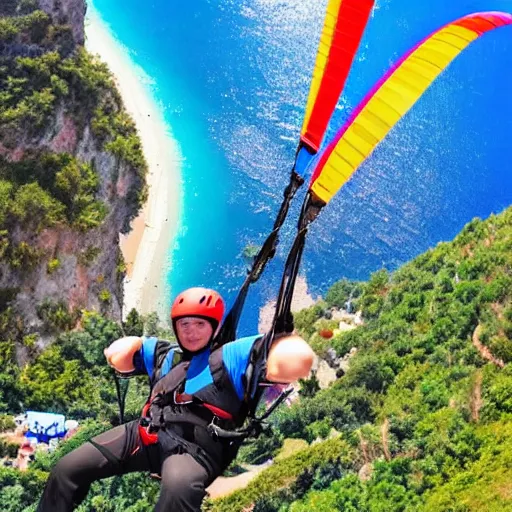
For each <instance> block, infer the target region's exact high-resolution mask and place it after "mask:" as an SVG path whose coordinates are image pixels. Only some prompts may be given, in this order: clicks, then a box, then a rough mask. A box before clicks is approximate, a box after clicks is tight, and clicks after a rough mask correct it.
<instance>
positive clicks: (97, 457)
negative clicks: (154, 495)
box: [37, 421, 217, 512]
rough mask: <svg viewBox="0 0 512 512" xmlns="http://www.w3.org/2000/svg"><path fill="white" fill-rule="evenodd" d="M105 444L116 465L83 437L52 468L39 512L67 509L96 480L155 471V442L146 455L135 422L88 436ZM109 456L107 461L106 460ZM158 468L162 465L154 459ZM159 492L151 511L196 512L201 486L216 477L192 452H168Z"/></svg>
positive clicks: (199, 504) (162, 468) (98, 442)
mask: <svg viewBox="0 0 512 512" xmlns="http://www.w3.org/2000/svg"><path fill="white" fill-rule="evenodd" d="M92 441H93V442H95V443H96V444H98V445H100V446H104V447H105V448H107V449H108V451H109V452H110V453H111V454H112V455H113V456H114V457H116V458H118V459H119V462H120V464H116V463H115V461H114V460H112V458H111V457H105V456H104V455H103V454H102V453H101V451H100V450H98V448H96V447H95V446H93V444H91V443H89V442H87V443H85V444H83V445H82V446H80V447H79V448H77V449H76V450H74V451H72V452H71V453H68V454H67V455H65V456H64V457H62V459H60V460H59V462H58V463H57V464H56V465H55V467H54V468H53V470H52V472H51V474H50V477H49V478H48V482H47V483H46V487H45V490H44V493H43V496H42V498H41V501H40V502H39V506H38V508H37V512H68V511H71V510H73V509H74V508H75V507H76V506H77V505H79V504H80V503H81V502H82V501H83V500H84V499H85V497H86V496H87V493H88V491H89V488H90V486H91V484H92V482H94V481H95V480H101V479H102V478H108V477H110V476H114V475H123V474H125V473H130V472H133V471H150V470H153V471H154V469H155V468H154V465H153V464H151V466H152V468H150V458H152V459H153V460H152V462H154V457H155V456H156V457H158V456H159V447H158V445H153V446H152V447H150V452H149V457H148V453H147V451H146V449H145V448H143V447H142V446H141V444H140V441H139V435H138V431H137V421H132V422H130V423H127V424H126V425H121V426H119V427H116V428H114V429H112V430H109V431H108V432H104V433H103V434H100V435H99V436H97V437H95V438H93V439H92ZM109 459H110V460H109ZM158 466H159V467H160V465H159V464H158ZM161 477H162V480H161V490H160V497H159V499H158V502H157V504H156V506H155V511H172V512H197V511H200V510H201V502H202V501H203V498H204V496H205V495H206V491H205V488H206V487H207V486H208V485H210V483H211V482H212V481H213V480H214V479H215V478H216V477H217V475H213V474H209V473H208V471H207V470H206V469H205V468H204V467H203V466H202V465H201V464H199V463H198V462H197V461H196V460H195V459H194V458H193V457H192V456H191V455H190V454H188V453H181V454H174V455H169V456H168V457H167V458H165V459H164V461H163V462H162V465H161Z"/></svg>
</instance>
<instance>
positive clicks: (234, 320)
mask: <svg viewBox="0 0 512 512" xmlns="http://www.w3.org/2000/svg"><path fill="white" fill-rule="evenodd" d="M303 183H304V179H303V178H302V177H301V176H299V175H298V174H297V173H296V172H295V169H293V170H292V172H291V174H290V182H289V183H288V186H287V187H286V189H285V191H284V194H283V195H284V199H283V202H282V203H281V207H280V208H279V212H278V214H277V217H276V220H275V221H274V227H273V228H272V232H271V233H270V235H269V236H268V237H267V239H266V240H265V242H264V243H263V246H262V247H261V249H260V251H259V252H258V254H257V256H256V258H255V260H254V262H253V264H252V268H251V270H249V272H248V275H247V277H246V279H245V281H244V283H243V285H242V287H241V288H240V291H239V292H238V295H237V297H236V299H235V302H234V304H233V307H232V308H231V309H230V311H229V313H228V314H227V316H226V319H225V320H224V323H223V324H222V327H221V329H220V331H219V334H218V335H217V336H216V338H215V341H214V346H215V347H217V346H220V345H224V344H225V343H228V342H230V341H233V340H235V338H236V330H237V327H238V322H239V320H240V315H241V313H242V309H243V307H244V303H245V299H246V297H247V292H248V291H249V286H250V285H251V284H252V283H255V282H256V281H257V280H258V279H259V278H260V276H261V274H262V272H263V270H264V269H265V267H266V265H267V263H268V262H269V261H270V260H271V259H272V258H273V257H274V255H275V253H276V248H277V244H278V242H279V230H280V229H281V226H282V225H283V223H284V221H285V219H286V216H287V214H288V210H289V209H290V203H291V201H292V199H293V198H294V196H295V193H296V192H297V190H298V189H299V188H300V187H301V185H302V184H303Z"/></svg>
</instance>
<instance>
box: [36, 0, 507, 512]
mask: <svg viewBox="0 0 512 512" xmlns="http://www.w3.org/2000/svg"><path fill="white" fill-rule="evenodd" d="M373 4H374V2H373V1H371V0H331V1H330V2H329V3H328V7H327V15H326V21H325V25H324V29H323V32H322V37H321V42H320V48H319V52H318V57H317V62H316V65H315V71H314V73H313V81H312V85H311V91H310V96H309V100H308V104H307V108H306V114H305V119H304V124H303V128H302V130H301V138H300V142H299V145H298V149H297V152H296V155H295V162H294V165H293V167H292V172H291V176H290V182H289V184H288V186H287V187H286V190H285V194H284V199H283V203H282V205H281V207H280V209H279V212H278V214H277V217H276V220H275V222H274V226H273V230H272V232H271V234H270V235H269V236H268V238H267V239H266V241H265V242H264V244H263V246H262V247H261V249H260V250H259V251H258V254H257V255H256V257H255V260H254V262H253V264H252V267H251V269H250V270H249V272H248V275H247V278H246V279H245V282H244V283H243V285H242V287H241V289H240V292H239V294H238V296H237V298H236V300H235V301H234V304H233V306H232V308H231V310H230V311H229V313H228V314H227V316H226V318H225V319H224V322H222V323H221V320H222V318H223V312H224V303H223V301H222V298H221V297H220V295H219V294H218V293H217V292H215V291H213V290H205V289H191V290H186V291H185V292H182V294H180V295H179V296H178V297H177V298H176V300H175V302H174V304H173V307H172V310H171V319H172V323H173V328H174V330H175V333H176V337H177V339H178V344H179V346H178V345H169V344H167V345H166V344H165V342H163V340H158V339H156V338H145V339H140V338H136V337H135V338H136V339H132V338H130V339H129V338H123V340H124V341H123V342H122V343H121V342H116V343H117V345H116V346H115V347H114V346H111V347H110V348H109V349H108V350H107V352H106V356H107V360H108V362H109V364H111V365H112V366H114V367H115V368H116V369H117V370H118V371H126V372H128V373H131V372H138V371H142V370H144V371H145V372H146V373H147V374H148V375H149V377H150V381H151V394H150V397H149V399H148V402H147V404H146V406H145V407H144V410H143V414H142V418H141V419H140V420H139V421H135V422H130V423H128V424H126V425H123V426H120V427H117V428H116V429H113V430H111V431H109V432H107V433H104V434H102V435H101V436H98V437H97V438H94V439H93V440H92V442H90V443H86V444H85V445H83V446H82V447H80V448H78V449H77V450H75V451H74V452H71V453H70V454H68V455H66V456H65V457H64V458H63V459H62V460H61V461H60V462H59V463H58V464H57V466H56V467H55V468H54V470H53V471H52V474H51V476H50V480H49V483H48V484H47V488H46V490H45V494H44V495H43V498H42V501H41V503H40V505H39V508H38V510H39V511H40V512H43V511H46V510H48V511H49V510H71V509H72V507H73V506H75V505H76V504H77V503H79V502H80V501H81V500H83V499H84V497H85V495H86V494H87V490H88V488H89V485H90V484H91V482H92V481H94V480H95V479H97V478H104V477H107V476H111V475H112V474H120V473H123V471H125V470H126V471H128V470H131V471H133V470H145V469H147V468H148V464H149V466H150V468H151V469H152V470H156V471H157V472H159V473H160V475H161V477H162V481H163V484H162V493H161V496H160V500H159V504H157V510H160V509H164V508H165V507H168V508H169V509H170V508H172V510H200V504H201V501H202V499H203V496H204V489H205V484H206V483H207V482H211V481H212V480H213V479H214V478H215V477H216V476H219V475H220V474H221V473H222V471H223V469H224V468H225V467H227V465H228V464H229V463H230V462H231V461H232V460H233V458H234V457H235V456H236V451H237V448H238V447H239V446H240V444H241V442H242V441H243V440H244V439H246V438H247V437H250V436H255V435H258V434H259V433H260V432H261V431H262V425H263V422H264V420H265V419H266V418H267V417H268V415H269V414H270V413H271V412H272V411H273V410H274V409H275V407H277V405H279V404H280V403H282V402H283V401H284V400H285V399H286V398H287V397H288V395H289V394H290V392H291V390H290V389H286V390H285V391H284V392H283V393H282V394H281V395H280V396H279V397H277V398H276V400H275V402H274V403H273V404H272V405H270V407H269V409H268V410H267V411H266V412H265V413H264V414H263V415H261V416H257V415H256V409H257V406H258V404H259V403H260V401H261V398H262V396H263V395H264V392H265V389H267V388H268V387H269V386H271V385H273V383H275V382H283V383H290V382H293V380H294V378H298V377H300V376H301V375H304V374H305V373H306V371H305V370H307V372H309V370H310V368H311V364H310V363H311V361H310V355H311V354H310V352H308V349H309V347H307V344H305V342H304V340H302V339H301V338H300V337H298V336H294V335H293V334H292V333H293V331H294V322H293V316H292V314H291V310H290V309H291V300H292V295H293V290H294V285H295V280H296V277H297V274H298V270H299V266H300V262H301V257H302V252H303V249H304V244H305V239H306V235H307V232H308V228H309V225H310V224H311V222H313V221H314V220H315V219H316V217H317V216H318V214H319V213H320V211H321V210H322V208H324V207H325V206H326V204H327V203H328V202H329V201H330V199H331V198H332V197H333V196H334V194H335V193H336V192H337V191H338V190H339V189H340V188H341V187H342V186H343V184H344V183H345V182H346V181H347V180H348V179H349V178H350V177H351V176H352V174H353V173H354V172H355V171H356V170H357V168H358V167H359V166H360V165H361V163H362V162H363V161H364V160H365V159H366V158H367V157H368V156H369V155H370V154H371V152H372V151H373V149H374V148H375V147H376V145H377V144H379V142H381V141H382V140H383V138H384V137H385V136H386V135H387V133H388V132H389V131H390V130H391V129H392V128H393V126H394V125H395V124H396V122H397V121H398V120H399V119H400V118H401V117H402V116H403V115H404V114H405V113H406V112H407V111H408V110H409V109H410V108H411V107H412V105H413V104H414V102H415V101H417V99H418V98H419V97H420V96H421V94H422V93H423V92H424V91H425V90H426V89H427V88H428V87H429V86H430V84H431V83H432V82H433V81H434V80H435V78H436V77H437V76H438V75H439V74H440V73H441V72H442V71H443V70H444V69H445V68H446V67H447V66H448V65H449V63H450V62H451V61H452V60H453V59H454V58H455V57H456V56H457V55H459V54H460V53H461V51H462V50H463V49H464V48H465V47H467V46H468V45H469V44H470V43H471V42H472V41H474V40H475V39H477V38H478V37H479V36H481V35H482V34H484V33H486V32H488V31H490V30H493V29H494V28H498V27H502V26H505V25H510V24H512V16H511V15H509V14H505V13H479V14H472V15H469V16H466V17H464V18H461V19H460V20H458V21H456V22H453V23H450V24H448V25H446V26H445V27H443V28H442V29H440V30H439V31H437V32H436V33H434V34H433V35H431V36H429V37H428V38H427V39H426V40H424V41H423V42H422V43H420V44H419V45H418V46H417V47H416V48H414V49H413V50H412V51H411V52H409V54H407V55H406V56H405V57H404V58H403V59H402V60H401V61H400V62H399V63H398V64H397V65H396V66H395V67H394V68H392V69H391V70H390V72H389V73H388V74H387V75H386V76H385V77H384V78H383V79H382V80H381V81H380V82H379V83H378V84H377V86H376V88H375V89H374V90H372V91H371V92H370V93H369V95H368V96H367V97H366V99H365V100H364V101H363V102H362V104H361V105H360V106H359V107H358V108H357V109H356V110H355V112H354V114H353V116H352V117H351V119H349V121H348V122H347V124H346V125H345V126H344V127H343V128H342V129H341V130H340V132H338V134H337V136H336V137H335V139H334V140H333V141H332V142H331V143H330V144H329V145H328V148H327V150H326V151H325V152H324V153H323V155H322V156H321V157H320V158H319V159H318V161H317V162H316V165H315V169H314V173H313V175H312V178H311V183H310V186H309V188H308V191H307V192H306V194H305V198H304V202H303V206H302V209H301V212H300V216H299V219H298V224H297V235H296V237H295V240H294V242H293V244H292V247H291V249H290V252H289V255H288V258H287V260H286V263H285V268H284V272H283V277H282V281H281V285H280V289H279V294H278V299H277V304H276V311H275V316H274V319H273V322H272V326H271V328H270V329H269V331H268V332H267V333H266V334H265V335H264V336H261V335H256V336H253V337H249V338H242V339H238V337H237V327H238V322H239V318H240V315H241V313H242V309H243V306H244V302H245V299H246V296H247V293H248V289H249V286H250V285H251V284H252V283H254V282H256V281H257V280H258V279H259V278H260V276H261V274H262V272H263V270H264V268H265V266H266V264H267V263H268V261H269V260H270V259H271V258H272V257H273V256H274V254H275V251H276V246H277V242H278V235H279V230H280V228H281V226H282V225H283V223H284V221H285V218H286V216H287V213H288V209H289V206H290V202H291V200H292V199H293V197H294V195H295V193H296V192H297V190H298V189H299V188H300V186H301V185H302V184H303V183H304V176H303V175H304V174H305V172H306V171H307V168H308V165H309V163H310V162H311V161H312V158H313V156H314V155H315V154H316V153H317V152H318V151H319V149H320V146H321V143H322V140H323V138H324V135H325V131H326V128H327V125H328V122H329V119H330V117H331V115H332V113H333V110H334V108H335V106H336V103H337V101H338V99H339V96H340V94H341V92H342V90H343V86H344V83H345V80H346V78H347V76H348V73H349V70H350V67H351V65H352V62H353V59H354V56H355V54H356V52H357V49H358V47H359V44H360V41H361V38H362V35H363V32H364V29H365V26H366V24H367V21H368V18H369V14H370V11H371V9H372V7H373ZM251 256H252V255H251ZM320 335H321V336H323V337H324V338H330V337H331V336H332V335H333V332H332V331H331V330H327V329H325V330H323V331H322V332H320ZM280 346H281V347H286V350H285V352H284V354H283V353H279V350H276V349H277V347H280ZM306 347H307V348H306ZM276 353H277V356H276ZM175 356H176V357H175ZM225 356H227V357H225ZM276 361H277V362H278V364H276ZM241 368H242V369H241ZM190 370H192V371H191V372H190V373H189V371H190ZM292 370H293V371H292ZM134 374H135V373H134ZM205 375H206V377H205ZM202 379H204V380H202ZM176 425H177V426H176ZM139 440H140V441H141V443H139V442H138V441H139ZM160 445H161V446H160ZM162 447H163V448H162ZM155 450H156V451H155ZM148 460H149V462H148ZM152 460H157V462H156V463H155V464H154V465H153V462H152ZM75 466H79V468H78V469H77V467H75ZM98 467H99V468H101V472H98V471H99V470H98Z"/></svg>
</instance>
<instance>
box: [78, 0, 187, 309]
mask: <svg viewBox="0 0 512 512" xmlns="http://www.w3.org/2000/svg"><path fill="white" fill-rule="evenodd" d="M85 29H86V30H85V31H86V48H87V50H88V51H89V52H91V53H93V54H96V55H99V57H100V58H101V60H102V61H103V62H105V63H106V64H107V65H108V66H109V68H110V70H111V71H112V73H113V75H114V77H115V81H116V84H117V88H118V90H119V92H120V94H121V97H122V99H123V102H124V105H125V108H126V110H127V111H128V112H129V114H130V115H131V116H132V118H133V120H134V121H135V124H136V126H137V131H138V133H139V136H140V139H141V142H142V147H143V150H144V155H145V157H146V161H147V163H148V175H147V184H148V193H149V194H148V201H147V203H146V204H145V206H144V208H143V210H142V211H141V212H140V215H139V216H138V217H137V218H136V219H135V220H134V221H133V222H132V224H131V226H132V230H131V232H130V233H129V234H128V235H126V236H124V235H121V236H120V246H121V251H122V253H123V256H124V259H125V262H126V264H127V275H126V278H125V282H124V307H123V316H126V314H127V313H128V312H129V311H130V310H131V309H132V308H136V309H137V311H139V313H142V314H146V313H149V312H152V311H156V312H157V313H158V314H159V316H160V318H161V319H163V318H165V317H166V304H167V301H168V297H169V296H170V290H168V289H166V288H165V284H164V283H165V276H166V275H167V273H168V272H169V269H170V259H169V254H170V249H171V244H172V240H173V238H174V235H175V232H176V229H177V226H178V219H179V212H180V207H181V205H180V203H181V201H180V188H181V186H180V179H181V175H180V162H181V155H180V152H179V148H178V145H177V143H176V141H175V140H174V139H173V138H172V136H171V133H170V128H169V126H168V125H167V124H166V122H165V120H164V118H163V115H162V112H161V109H160V108H159V106H158V104H157V103H156V101H155V100H154V99H153V95H152V91H151V88H150V85H151V80H150V78H149V77H148V76H147V75H146V74H145V73H144V71H143V70H142V69H141V68H140V67H139V66H137V65H136V64H135V63H134V62H133V61H132V60H131V58H130V52H129V50H128V49H127V48H124V47H123V45H122V44H121V43H120V42H119V41H117V40H116V38H115V36H114V35H113V34H112V32H111V31H110V29H109V27H108V25H107V24H106V23H105V22H104V21H103V20H102V19H101V18H100V16H99V14H98V12H97V11H96V10H95V9H94V6H92V5H91V4H90V3H89V4H88V10H87V18H86V27H85Z"/></svg>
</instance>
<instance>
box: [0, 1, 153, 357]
mask: <svg viewBox="0 0 512 512" xmlns="http://www.w3.org/2000/svg"><path fill="white" fill-rule="evenodd" d="M38 7H40V9H38ZM1 10H2V12H1V13H2V14H3V15H4V16H3V17H2V19H1V20H0V89H1V90H2V96H1V97H0V196H1V197H0V198H1V199H2V201H3V204H2V206H1V207H0V317H1V319H2V322H0V335H1V336H0V339H6V340H11V341H16V342H17V343H18V344H17V353H18V361H19V362H23V361H24V360H25V359H26V357H27V353H28V352H27V349H26V347H25V345H26V343H24V341H23V340H26V338H27V335H30V334H36V335H37V338H38V339H39V342H40V344H43V345H44V344H45V342H46V340H47V339H49V337H50V335H51V334H52V333H53V334H55V332H56V331H58V330H59V327H66V328H69V327H72V326H73V325H74V324H75V323H76V321H77V320H78V318H79V312H80V310H82V309H89V310H91V309H92V310H98V311H101V312H102V313H104V314H106V315H107V316H110V317H112V318H114V319H119V318H120V316H121V307H122V286H121V284H122V279H123V276H124V263H123V261H122V256H121V253H120V250H119V245H118V238H119V233H120V232H126V231H127V230H128V229H129V223H130V220H131V219H132V218H134V217H135V215H136V214H137V212H138V210H139V209H140V207H141V204H142V203H143V202H144V199H145V173H146V164H145V160H144V157H143V155H142V151H141V148H140V143H139V141H138V137H137V134H136V130H135V127H134V124H133V122H132V121H131V119H130V118H129V117H128V115H127V114H126V113H125V111H124V109H123V106H122V103H121V99H120V97H119V94H118V93H117V91H116V89H115V86H114V83H113V80H112V78H111V76H110V73H109V72H108V70H107V69H106V67H105V66H104V65H102V64H101V63H99V62H96V61H95V59H93V58H92V57H91V56H89V55H88V54H87V53H86V52H85V50H84V49H83V47H82V45H83V42H84V14H85V3H84V1H83V0H60V1H59V0H40V2H39V5H36V4H35V2H30V1H29V2H27V1H26V0H25V1H24V0H20V1H17V0H15V1H11V2H9V3H8V5H7V4H6V5H4V6H3V7H2V8H1ZM0 202H1V201H0Z"/></svg>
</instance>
